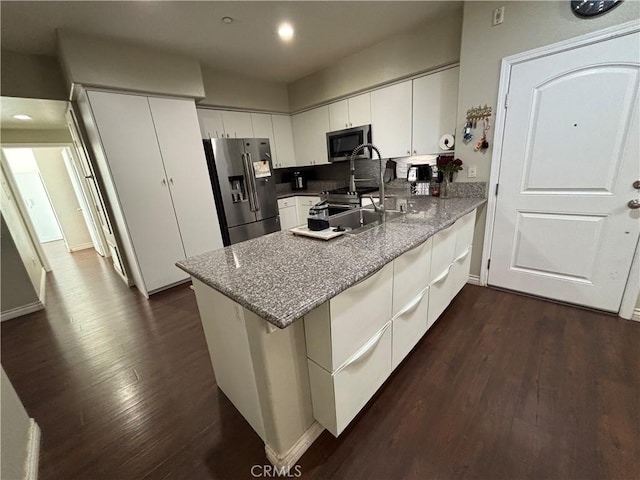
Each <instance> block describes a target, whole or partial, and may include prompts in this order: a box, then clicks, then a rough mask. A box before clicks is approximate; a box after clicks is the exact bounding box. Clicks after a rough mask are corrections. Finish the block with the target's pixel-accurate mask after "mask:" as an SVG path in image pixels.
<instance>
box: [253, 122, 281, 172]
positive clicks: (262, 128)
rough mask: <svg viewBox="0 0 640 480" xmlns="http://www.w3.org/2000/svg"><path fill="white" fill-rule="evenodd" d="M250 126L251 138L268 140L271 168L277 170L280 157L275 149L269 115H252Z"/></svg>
mask: <svg viewBox="0 0 640 480" xmlns="http://www.w3.org/2000/svg"><path fill="white" fill-rule="evenodd" d="M251 125H252V127H253V136H254V137H255V138H268V139H269V147H270V149H271V163H272V165H273V168H278V161H279V157H280V155H279V154H278V149H277V148H276V142H275V140H274V135H273V124H272V123H271V115H269V114H266V113H252V114H251Z"/></svg>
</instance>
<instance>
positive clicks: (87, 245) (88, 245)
mask: <svg viewBox="0 0 640 480" xmlns="http://www.w3.org/2000/svg"><path fill="white" fill-rule="evenodd" d="M87 248H93V242H89V243H81V244H79V245H74V246H73V247H72V246H69V251H70V252H77V251H79V250H86V249H87Z"/></svg>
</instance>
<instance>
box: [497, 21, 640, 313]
mask: <svg viewBox="0 0 640 480" xmlns="http://www.w3.org/2000/svg"><path fill="white" fill-rule="evenodd" d="M639 58H640V38H639V35H638V33H635V34H633V35H627V36H623V37H619V38H615V39H611V40H607V41H603V42H600V43H595V44H591V45H587V46H584V47H581V48H577V49H573V50H568V51H564V52H561V53H558V54H554V55H549V56H546V57H542V58H538V59H534V60H530V61H527V62H524V63H520V64H517V65H515V66H513V68H512V71H511V81H510V85H509V94H508V99H509V103H508V110H507V115H506V122H505V130H504V138H503V151H502V158H501V169H500V178H499V195H498V198H497V204H496V216H495V224H494V234H493V242H492V246H491V267H490V270H489V284H491V285H496V286H500V287H504V288H508V289H512V290H517V291H522V292H526V293H531V294H535V295H540V296H543V297H548V298H553V299H557V300H561V301H565V302H570V303H575V304H579V305H584V306H588V307H592V308H598V309H602V310H607V311H611V312H617V311H618V310H619V307H620V303H621V300H622V295H623V292H624V287H625V284H626V282H627V278H628V276H629V271H630V267H631V261H632V257H633V253H634V250H635V248H636V245H637V243H638V235H639V228H640V222H639V219H640V210H638V209H632V208H630V206H629V205H628V202H629V201H630V200H632V199H636V198H637V197H638V191H637V190H636V189H634V186H633V184H634V181H636V180H639V179H640V164H639V162H638V158H640V152H639V146H638V144H639V140H640V139H639V138H638V136H639V135H638V133H639V132H640V126H639V125H638V115H639V111H638V109H639V108H638V107H639V103H638V82H639V78H640V76H639V68H640V65H639V62H638V59H639Z"/></svg>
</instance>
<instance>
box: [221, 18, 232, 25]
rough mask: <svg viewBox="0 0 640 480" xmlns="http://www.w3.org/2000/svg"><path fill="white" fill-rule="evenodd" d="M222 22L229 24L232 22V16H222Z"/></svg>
mask: <svg viewBox="0 0 640 480" xmlns="http://www.w3.org/2000/svg"><path fill="white" fill-rule="evenodd" d="M222 23H226V24H227V25H229V24H230V23H233V18H231V17H222Z"/></svg>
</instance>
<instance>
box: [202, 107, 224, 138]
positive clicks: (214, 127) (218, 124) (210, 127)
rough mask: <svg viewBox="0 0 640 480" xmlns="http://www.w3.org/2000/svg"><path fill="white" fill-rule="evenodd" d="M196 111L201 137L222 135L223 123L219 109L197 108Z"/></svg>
mask: <svg viewBox="0 0 640 480" xmlns="http://www.w3.org/2000/svg"><path fill="white" fill-rule="evenodd" d="M197 112H198V123H199V124H200V135H201V136H202V138H223V137H224V125H223V124H222V112H221V111H220V110H209V109H208V108H199V109H198V110H197Z"/></svg>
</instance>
